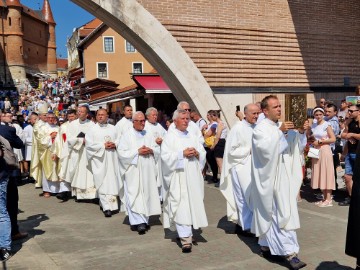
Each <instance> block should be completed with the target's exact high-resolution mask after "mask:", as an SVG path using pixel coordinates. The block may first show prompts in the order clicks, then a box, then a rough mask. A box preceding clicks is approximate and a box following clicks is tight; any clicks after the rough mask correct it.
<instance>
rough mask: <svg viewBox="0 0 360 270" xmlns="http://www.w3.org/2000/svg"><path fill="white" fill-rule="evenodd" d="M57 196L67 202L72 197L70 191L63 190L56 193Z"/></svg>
mask: <svg viewBox="0 0 360 270" xmlns="http://www.w3.org/2000/svg"><path fill="white" fill-rule="evenodd" d="M56 198H58V199H59V200H61V201H63V202H66V201H68V200H69V199H70V198H71V195H70V192H69V191H65V192H61V193H58V194H56Z"/></svg>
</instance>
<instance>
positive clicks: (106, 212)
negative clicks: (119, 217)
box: [104, 210, 112, 217]
mask: <svg viewBox="0 0 360 270" xmlns="http://www.w3.org/2000/svg"><path fill="white" fill-rule="evenodd" d="M104 216H105V217H111V216H112V214H111V211H110V210H105V211H104Z"/></svg>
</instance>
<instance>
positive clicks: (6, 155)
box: [0, 136, 19, 170]
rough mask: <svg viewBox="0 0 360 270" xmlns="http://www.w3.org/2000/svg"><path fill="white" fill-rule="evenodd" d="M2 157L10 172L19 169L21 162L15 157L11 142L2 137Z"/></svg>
mask: <svg viewBox="0 0 360 270" xmlns="http://www.w3.org/2000/svg"><path fill="white" fill-rule="evenodd" d="M0 149H1V151H0V157H1V158H3V159H4V160H5V163H6V165H7V166H8V170H15V169H19V160H18V158H17V156H16V155H15V153H14V151H13V149H12V147H11V145H10V143H9V141H8V140H7V139H5V138H4V137H2V136H0Z"/></svg>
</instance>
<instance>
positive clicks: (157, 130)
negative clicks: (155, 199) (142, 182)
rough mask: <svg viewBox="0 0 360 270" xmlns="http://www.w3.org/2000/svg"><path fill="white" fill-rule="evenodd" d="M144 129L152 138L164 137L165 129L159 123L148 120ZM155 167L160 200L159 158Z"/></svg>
mask: <svg viewBox="0 0 360 270" xmlns="http://www.w3.org/2000/svg"><path fill="white" fill-rule="evenodd" d="M144 129H145V130H146V131H147V132H148V133H149V134H151V135H152V136H153V138H154V140H156V139H157V138H162V139H164V137H165V135H166V130H165V129H164V128H163V126H162V125H160V124H159V123H155V124H152V123H150V122H149V121H146V122H145V127H144ZM160 149H161V145H160ZM160 151H161V150H160ZM156 167H157V177H156V182H157V186H158V189H159V194H160V200H162V195H161V194H162V192H161V185H162V169H161V159H158V160H157V162H156Z"/></svg>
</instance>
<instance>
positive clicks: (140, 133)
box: [134, 129, 146, 137]
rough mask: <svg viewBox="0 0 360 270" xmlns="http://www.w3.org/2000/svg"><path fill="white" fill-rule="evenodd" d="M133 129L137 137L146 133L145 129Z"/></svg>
mask: <svg viewBox="0 0 360 270" xmlns="http://www.w3.org/2000/svg"><path fill="white" fill-rule="evenodd" d="M134 131H135V134H136V135H137V136H138V137H143V136H145V134H146V130H145V129H143V130H142V131H138V130H136V129H134Z"/></svg>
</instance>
